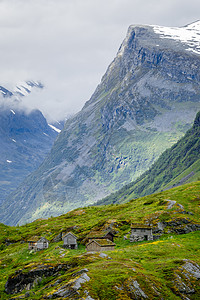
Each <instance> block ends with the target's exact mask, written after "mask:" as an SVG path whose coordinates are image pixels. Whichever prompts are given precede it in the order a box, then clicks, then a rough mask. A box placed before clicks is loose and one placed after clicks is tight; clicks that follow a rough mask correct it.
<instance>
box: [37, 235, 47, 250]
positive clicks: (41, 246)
mask: <svg viewBox="0 0 200 300" xmlns="http://www.w3.org/2000/svg"><path fill="white" fill-rule="evenodd" d="M47 248H49V241H48V240H47V239H46V238H45V237H41V238H40V239H39V240H38V241H37V250H43V249H47Z"/></svg>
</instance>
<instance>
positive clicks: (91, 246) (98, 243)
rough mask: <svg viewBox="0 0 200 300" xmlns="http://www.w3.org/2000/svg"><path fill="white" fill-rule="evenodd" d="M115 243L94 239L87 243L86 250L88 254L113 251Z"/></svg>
mask: <svg viewBox="0 0 200 300" xmlns="http://www.w3.org/2000/svg"><path fill="white" fill-rule="evenodd" d="M114 247H115V243H113V242H112V241H110V240H108V239H95V240H91V241H89V243H88V244H87V245H86V250H87V251H88V252H93V251H97V252H101V251H108V250H114Z"/></svg>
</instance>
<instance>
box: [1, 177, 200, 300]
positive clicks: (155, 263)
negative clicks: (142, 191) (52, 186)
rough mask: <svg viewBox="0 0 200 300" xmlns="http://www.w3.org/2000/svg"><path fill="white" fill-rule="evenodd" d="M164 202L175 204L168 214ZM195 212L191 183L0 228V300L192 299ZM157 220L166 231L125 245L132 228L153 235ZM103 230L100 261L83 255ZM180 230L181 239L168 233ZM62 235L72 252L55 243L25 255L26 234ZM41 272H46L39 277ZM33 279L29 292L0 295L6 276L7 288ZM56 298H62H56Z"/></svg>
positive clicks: (198, 191) (195, 295) (197, 259)
mask: <svg viewBox="0 0 200 300" xmlns="http://www.w3.org/2000/svg"><path fill="white" fill-rule="evenodd" d="M169 200H171V201H175V202H173V203H174V205H173V207H172V208H170V209H169V206H168V205H169ZM199 213H200V182H194V183H190V184H186V185H183V186H179V187H176V188H173V189H170V190H166V191H164V192H161V193H157V194H154V195H150V196H146V197H143V198H139V199H133V200H131V201H130V202H128V203H124V204H112V205H108V206H98V207H85V208H81V209H76V210H74V211H71V212H69V213H67V214H65V215H62V216H59V217H56V218H53V217H52V218H49V219H47V220H36V221H35V222H33V223H29V224H26V225H23V226H17V227H9V226H6V225H4V224H0V231H1V236H0V299H23V298H25V297H27V298H29V299H52V298H60V299H62V298H66V299H104V300H107V299H111V300H112V299H113V300H120V299H121V300H122V299H123V300H127V299H186V298H184V297H186V296H187V299H199V297H200V285H199V280H198V276H199V275H200V268H199V264H200V248H199V244H200V231H198V230H197V231H193V230H192V228H196V229H197V227H194V226H195V225H196V226H198V225H200V223H199ZM159 222H162V223H163V224H165V225H166V227H165V228H164V230H163V235H161V238H160V239H159V240H156V241H146V242H138V243H130V242H129V234H130V226H131V224H132V223H142V224H149V223H150V224H151V225H152V226H153V228H154V229H156V228H157V226H158V224H159ZM107 228H112V229H113V230H115V231H116V238H115V243H116V246H115V250H114V251H107V252H105V254H106V255H103V256H102V255H101V256H99V253H86V250H85V240H86V237H87V235H88V233H89V232H90V231H93V230H95V231H98V230H99V231H100V230H105V229H107ZM188 228H190V230H188ZM186 229H187V231H188V233H187V234H181V235H177V234H176V233H177V232H179V233H181V232H182V230H186ZM194 230H195V229H194ZM68 231H72V232H73V233H74V234H76V235H77V236H78V243H79V248H78V249H77V250H67V249H63V248H62V241H60V242H51V243H50V247H49V248H48V249H46V250H42V251H39V252H32V251H29V250H28V244H27V240H28V239H29V238H30V237H31V236H35V235H37V236H41V235H42V236H45V237H46V238H47V239H49V240H50V241H52V240H53V239H54V237H56V236H57V235H58V234H59V233H61V232H68ZM124 236H126V237H127V239H124ZM47 269H48V270H51V273H50V271H49V273H44V274H47V275H43V276H42V275H41V272H46V271H45V270H47ZM191 270H192V271H191ZM198 272H199V273H198ZM35 273H37V274H40V280H39V279H38V281H36V282H35V283H34V286H33V287H32V288H31V289H30V290H29V288H28V286H26V288H25V289H23V290H22V291H20V292H19V293H16V292H14V293H13V294H7V293H6V292H5V285H6V282H7V280H8V278H9V280H10V281H12V280H13V282H14V281H15V280H16V281H17V278H18V279H19V278H22V277H23V276H24V278H25V279H26V281H27V280H28V279H27V278H29V277H30V276H34V274H35ZM85 274H87V276H86V275H85ZM198 274H199V275H198ZM84 276H85V277H84ZM84 278H86V279H87V280H86V279H85V280H84ZM78 280H79V285H77V282H78ZM15 283H16V282H15ZM77 286H79V287H78V288H77ZM183 287H184V288H185V292H184V291H183ZM76 288H77V289H76ZM62 293H67V295H68V296H66V297H64V296H59V295H61V294H62ZM63 295H64V294H63ZM65 295H66V294H65Z"/></svg>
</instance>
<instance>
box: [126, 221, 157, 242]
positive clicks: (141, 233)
mask: <svg viewBox="0 0 200 300" xmlns="http://www.w3.org/2000/svg"><path fill="white" fill-rule="evenodd" d="M152 240H153V233H152V227H151V226H146V225H141V224H135V225H132V226H131V235H130V242H139V241H152Z"/></svg>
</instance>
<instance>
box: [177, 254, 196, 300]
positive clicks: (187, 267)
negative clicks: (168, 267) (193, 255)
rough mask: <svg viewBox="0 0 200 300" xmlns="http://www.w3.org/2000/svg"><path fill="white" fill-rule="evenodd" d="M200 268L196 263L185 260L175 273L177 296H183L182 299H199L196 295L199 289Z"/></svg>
mask: <svg viewBox="0 0 200 300" xmlns="http://www.w3.org/2000/svg"><path fill="white" fill-rule="evenodd" d="M199 280H200V267H199V265H197V264H196V263H194V262H192V261H190V260H185V263H184V264H183V265H182V266H181V267H179V268H178V269H177V270H175V271H174V280H173V284H174V288H172V290H173V291H174V292H175V294H177V295H179V296H181V299H185V300H187V299H197V298H195V294H196V292H197V289H199Z"/></svg>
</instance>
